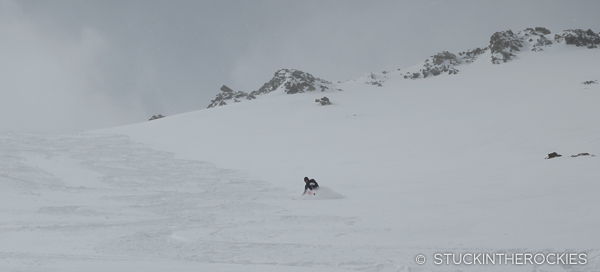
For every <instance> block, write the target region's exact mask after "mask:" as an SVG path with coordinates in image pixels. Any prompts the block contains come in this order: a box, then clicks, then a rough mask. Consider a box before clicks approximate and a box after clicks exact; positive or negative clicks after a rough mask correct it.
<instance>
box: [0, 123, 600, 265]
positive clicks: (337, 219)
mask: <svg viewBox="0 0 600 272" xmlns="http://www.w3.org/2000/svg"><path fill="white" fill-rule="evenodd" d="M0 186H1V187H0V199H1V200H0V201H2V206H1V208H0V211H1V216H0V218H1V219H0V240H1V241H3V242H2V243H1V244H0V267H5V268H6V269H8V270H9V271H81V269H82V267H84V268H85V269H84V270H86V271H109V270H110V271H119V270H126V271H131V269H134V270H135V269H140V268H141V267H144V265H146V267H144V268H143V270H144V271H164V269H173V268H179V269H181V270H183V271H191V270H193V271H198V270H197V269H198V267H204V268H205V269H207V270H208V271H249V270H254V269H255V270H257V271H258V270H260V271H271V270H270V269H272V271H300V270H303V271H304V270H311V271H462V270H456V267H453V266H445V267H435V266H418V265H417V264H415V263H414V261H413V258H414V257H413V256H414V255H415V252H422V253H431V252H436V251H444V250H449V249H443V248H438V249H431V248H402V247H400V246H397V247H394V246H378V245H369V243H368V241H367V240H365V238H364V237H362V236H361V233H367V232H374V231H376V230H374V229H361V227H358V226H355V224H354V223H355V222H356V221H357V220H360V219H359V218H355V217H344V216H336V215H330V216H323V215H310V214H294V213H291V212H290V211H289V210H287V209H286V207H285V206H284V205H279V204H278V203H285V202H295V203H297V204H298V205H302V203H306V202H303V201H297V202H296V201H292V200H291V199H290V198H289V196H288V195H286V194H287V193H286V192H284V191H283V190H282V189H280V188H273V187H271V186H270V185H269V184H267V183H266V182H262V181H260V180H253V179H250V178H248V177H247V176H245V175H244V174H243V173H240V172H236V171H232V170H226V169H219V168H216V167H214V166H213V165H212V164H210V163H205V162H198V161H191V160H181V159H176V158H174V156H173V154H171V153H168V152H161V151H155V150H152V149H149V148H146V147H144V146H143V145H141V144H137V143H134V142H132V141H130V140H129V138H127V137H126V136H115V135H95V134H86V133H79V134H70V135H41V134H12V133H11V134H2V135H0ZM328 191H329V194H330V196H333V197H331V198H335V199H327V200H328V201H338V200H339V199H342V198H343V196H341V195H339V194H337V193H335V192H333V191H332V190H330V189H329V190H328ZM353 235H354V236H356V237H357V240H353V239H351V238H350V239H346V240H344V241H345V242H340V243H336V242H334V241H335V238H336V237H343V236H346V237H347V236H353ZM361 237H362V238H361ZM361 239H362V240H361ZM588 252H589V254H590V259H589V261H590V262H591V263H592V264H595V265H588V266H586V267H584V268H581V269H580V270H579V271H593V269H597V268H598V265H597V264H598V263H599V262H598V260H594V259H592V257H591V256H592V255H593V256H596V255H598V251H596V250H590V251H588ZM596 257H597V256H596ZM131 264H133V268H132V266H131ZM152 264H156V265H152ZM128 265H130V266H128ZM161 265H166V266H167V267H166V268H165V267H162V266H161ZM463 268H464V269H465V271H467V270H469V269H470V268H469V267H462V268H461V269H463ZM479 268H481V267H479ZM512 268H515V267H511V269H512ZM516 268H518V267H516ZM523 268H524V269H528V270H527V271H530V269H531V266H528V267H523ZM94 269H98V270H94ZM154 269H155V270H154ZM474 269H475V270H477V267H475V268H474ZM499 269H500V271H502V269H503V268H502V267H500V268H499ZM552 269H554V270H552ZM552 269H551V270H545V271H564V270H563V268H562V267H557V266H555V267H552ZM564 269H566V270H569V268H568V267H564ZM1 270H2V271H5V270H4V269H1ZM469 271H471V270H469ZM523 271H525V270H523Z"/></svg>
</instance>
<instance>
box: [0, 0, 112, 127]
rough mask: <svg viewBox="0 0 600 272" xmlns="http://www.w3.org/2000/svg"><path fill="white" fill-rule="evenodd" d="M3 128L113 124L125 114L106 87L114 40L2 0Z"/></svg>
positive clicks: (0, 107) (0, 90) (0, 92)
mask: <svg viewBox="0 0 600 272" xmlns="http://www.w3.org/2000/svg"><path fill="white" fill-rule="evenodd" d="M0 17H1V18H2V19H0V33H2V34H1V35H0V48H2V50H1V51H0V75H1V77H0V95H1V100H0V123H1V124H2V126H1V127H0V131H9V130H12V131H61V130H75V129H89V128H96V127H101V126H105V125H112V124H114V123H115V120H116V119H117V118H119V116H120V115H122V114H123V111H122V110H119V109H118V108H116V107H115V106H114V103H113V101H112V99H111V97H108V96H106V92H105V88H106V86H105V78H104V76H105V73H104V70H105V69H104V68H103V66H102V65H101V64H102V60H103V58H104V57H105V56H106V54H107V51H108V50H109V49H110V42H109V41H108V40H107V39H106V38H105V37H104V36H103V35H102V34H101V33H99V32H98V31H97V30H95V29H93V28H91V27H85V26H82V27H80V28H79V29H78V31H77V32H76V33H73V32H68V31H65V30H63V29H61V28H60V27H57V26H56V25H54V24H53V23H52V22H51V21H45V20H41V19H34V18H31V17H29V16H27V15H26V14H25V13H24V12H23V11H22V9H21V8H20V7H19V6H18V5H17V4H16V3H15V2H13V1H2V2H0Z"/></svg>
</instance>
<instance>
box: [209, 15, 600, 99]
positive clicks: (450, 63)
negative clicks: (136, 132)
mask: <svg viewBox="0 0 600 272" xmlns="http://www.w3.org/2000/svg"><path fill="white" fill-rule="evenodd" d="M554 43H564V44H566V45H575V46H578V47H587V48H590V49H592V48H598V45H600V35H599V33H595V32H594V31H592V30H591V29H588V30H582V29H569V30H564V31H563V32H562V33H559V34H555V35H554V36H552V35H551V32H550V30H548V29H547V28H543V27H536V28H526V29H525V30H523V31H519V32H518V33H516V34H515V33H514V32H513V31H512V30H506V31H499V32H496V33H494V34H492V36H491V37H490V43H489V45H488V46H487V47H484V48H475V49H473V50H468V51H463V52H459V53H458V54H454V53H451V52H448V51H443V52H440V53H437V54H435V55H433V56H431V57H430V58H428V59H426V60H425V62H423V65H422V66H421V67H420V68H418V69H419V70H418V71H416V70H413V71H401V70H400V69H397V70H395V71H384V72H381V73H367V74H364V75H363V76H362V77H360V78H359V79H357V81H358V82H364V83H366V84H369V85H374V86H378V87H383V85H384V83H385V82H386V81H387V80H388V79H389V78H392V77H394V78H395V77H398V76H400V77H402V78H405V79H418V78H427V77H432V76H439V75H442V74H448V75H454V74H458V73H459V72H460V70H459V69H457V66H460V65H466V64H470V63H472V62H474V61H475V60H477V58H478V57H479V56H481V55H483V54H484V53H487V52H488V50H489V54H490V61H491V62H492V63H493V64H502V63H506V62H509V61H512V60H514V58H515V57H516V56H517V55H516V54H518V52H520V51H522V50H531V51H534V52H539V51H543V50H544V49H545V48H547V47H550V46H552V45H553V44H554ZM339 83H341V82H339ZM589 84H593V83H589ZM276 90H282V91H284V92H285V93H287V94H296V93H304V92H312V91H319V90H320V91H326V90H339V89H337V88H336V87H335V85H333V84H332V83H331V82H329V81H326V80H323V79H320V78H316V77H314V76H313V75H311V74H309V73H305V72H302V71H300V70H294V69H282V70H279V71H277V72H276V73H275V75H274V76H273V78H272V79H271V80H270V81H269V82H267V83H265V84H264V85H263V86H262V87H261V88H260V89H258V90H256V91H253V92H251V93H245V92H242V91H237V92H235V91H233V90H232V89H230V88H228V87H227V86H225V85H223V87H221V93H219V94H218V95H217V97H216V98H215V99H214V100H212V101H211V103H210V105H209V106H208V107H209V108H212V107H216V106H224V105H227V104H228V103H235V102H241V101H243V100H252V99H255V98H257V97H258V96H260V95H264V94H267V93H270V92H273V91H276Z"/></svg>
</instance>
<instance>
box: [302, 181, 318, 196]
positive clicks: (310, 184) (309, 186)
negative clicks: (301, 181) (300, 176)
mask: <svg viewBox="0 0 600 272" xmlns="http://www.w3.org/2000/svg"><path fill="white" fill-rule="evenodd" d="M317 188H319V184H318V183H317V181H316V180H314V179H310V180H309V181H308V182H306V185H304V193H306V191H307V190H309V189H310V190H314V189H317Z"/></svg>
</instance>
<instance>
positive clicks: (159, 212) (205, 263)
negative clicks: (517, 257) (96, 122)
mask: <svg viewBox="0 0 600 272" xmlns="http://www.w3.org/2000/svg"><path fill="white" fill-rule="evenodd" d="M490 57H491V55H490V53H489V52H486V53H484V54H483V55H481V56H479V58H478V59H477V60H475V61H474V62H473V63H471V64H469V65H464V66H461V67H460V70H461V71H460V73H458V74H454V75H447V74H443V75H440V76H436V77H431V78H426V79H418V80H406V79H404V78H403V77H401V75H397V76H394V75H389V76H388V77H387V79H386V82H385V84H383V87H378V86H376V85H372V84H368V83H365V82H364V81H348V82H345V83H340V84H336V88H339V89H343V91H341V92H339V91H326V92H324V93H322V92H308V93H301V94H295V95H287V94H284V93H283V91H281V90H280V91H275V92H272V93H269V94H266V95H264V96H263V97H261V98H260V99H256V100H251V101H246V102H243V103H235V104H232V105H227V106H223V107H217V108H212V109H206V110H200V111H196V112H190V113H187V114H182V115H177V116H169V117H168V118H162V119H158V120H154V121H151V122H144V123H140V124H135V125H130V126H125V127H118V128H112V129H104V130H98V131H90V132H85V133H77V134H65V135H43V134H35V135H33V134H31V135H30V134H2V135H0V141H1V145H0V147H1V148H2V153H1V154H2V155H1V157H0V160H1V161H2V162H3V164H2V167H3V168H2V169H1V172H0V173H1V175H0V184H1V186H2V188H1V190H0V192H1V193H0V194H2V197H0V199H1V200H0V201H2V204H3V205H2V207H4V208H2V210H1V213H2V215H3V216H2V217H1V218H2V222H1V225H0V237H1V238H0V239H1V241H3V243H2V244H1V245H0V267H2V266H4V267H6V268H8V269H9V270H24V271H82V270H85V271H107V270H110V271H131V270H136V271H138V270H139V271H165V270H169V271H198V270H200V271H355V270H360V271H457V270H459V271H481V270H485V271H573V269H575V270H577V271H597V270H599V269H600V259H599V258H600V257H599V256H600V238H598V237H599V236H598V231H597V230H598V229H599V228H600V219H598V216H597V214H596V213H595V212H596V211H597V209H598V207H599V206H600V200H599V198H598V189H599V188H600V185H598V180H599V178H598V177H599V176H600V167H598V166H599V162H600V161H599V158H600V157H592V156H586V157H577V158H570V157H569V155H572V154H578V153H581V152H589V153H591V154H597V155H600V127H599V126H598V116H599V113H600V110H599V109H598V107H597V105H598V101H600V85H599V84H592V85H582V84H581V83H582V82H584V81H587V80H598V79H599V78H600V73H599V71H600V63H599V62H598V60H599V59H600V50H595V49H587V48H578V47H571V46H565V45H564V44H554V45H553V46H551V47H549V48H546V49H544V50H543V51H541V52H530V51H524V52H521V53H519V54H518V55H517V56H516V57H515V59H514V60H513V61H511V62H508V63H503V64H500V65H494V64H491V63H490V61H489V59H490ZM324 95H326V96H327V97H329V98H330V100H331V101H332V102H333V105H332V106H319V105H317V104H316V103H315V102H314V101H315V99H318V98H321V97H323V96H324ZM554 151H556V152H558V153H560V154H562V155H563V157H561V158H554V159H550V160H544V157H545V156H546V155H547V154H548V153H550V152H554ZM304 176H309V177H311V178H315V179H316V180H317V181H318V182H319V183H320V184H321V185H322V186H324V187H325V188H326V189H327V191H328V193H329V194H328V196H327V197H325V196H320V197H319V198H318V199H317V198H300V200H298V199H299V196H300V194H301V193H302V190H303V185H304V184H303V182H302V178H303V177H304ZM305 200H306V201H305ZM565 251H567V252H586V253H587V254H588V264H587V265H585V266H568V265H561V266H559V265H554V266H551V265H542V266H535V265H524V266H523V265H522V266H518V265H514V266H466V265H462V266H452V265H446V266H435V265H433V264H431V256H433V254H434V253H436V252H456V253H461V252H462V253H464V252H489V253H494V252H565ZM417 254H425V256H426V257H427V258H428V259H429V260H428V263H427V264H426V265H424V266H421V265H418V264H416V263H415V256H417Z"/></svg>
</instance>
